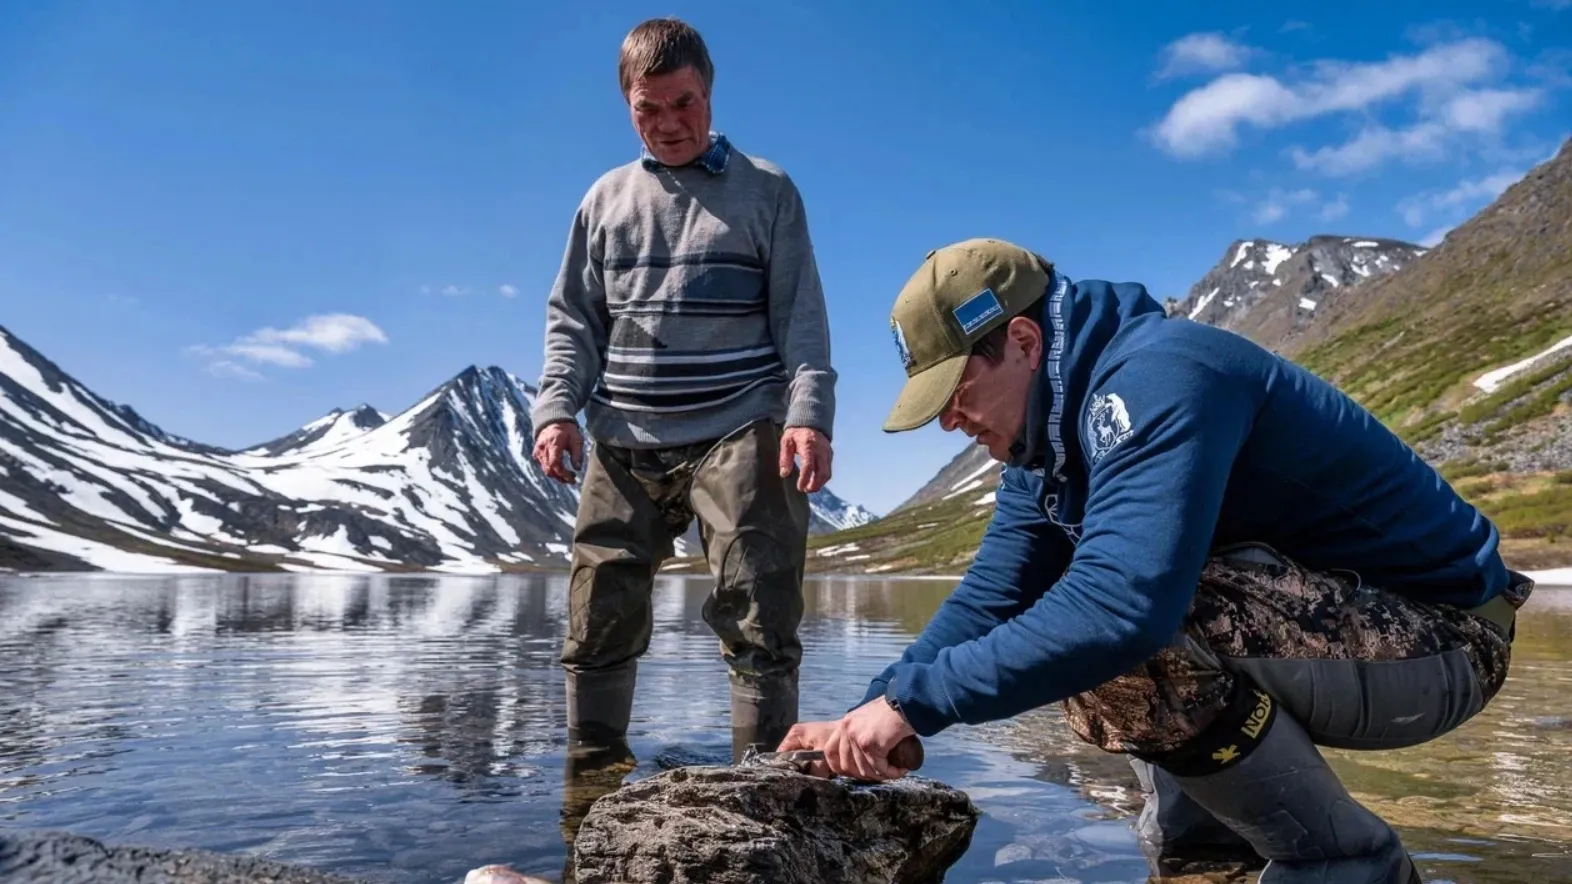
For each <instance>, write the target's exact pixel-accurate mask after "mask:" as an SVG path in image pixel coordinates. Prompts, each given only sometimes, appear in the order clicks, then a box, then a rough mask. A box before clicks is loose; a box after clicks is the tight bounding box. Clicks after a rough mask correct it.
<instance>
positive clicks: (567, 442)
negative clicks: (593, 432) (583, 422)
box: [534, 421, 584, 485]
mask: <svg viewBox="0 0 1572 884" xmlns="http://www.w3.org/2000/svg"><path fill="white" fill-rule="evenodd" d="M563 452H568V456H569V457H571V458H572V459H573V469H568V468H567V467H564V466H563V465H562V453H563ZM534 455H535V462H536V463H538V464H540V468H541V470H542V471H543V472H545V474H546V475H547V476H549V477H550V478H553V479H556V480H557V481H558V482H562V483H564V484H567V485H572V484H573V483H574V482H575V481H577V478H578V477H577V476H576V475H574V473H573V470H576V469H582V468H583V466H584V434H583V433H581V432H579V425H578V423H577V422H576V421H558V422H557V423H554V424H549V425H547V427H546V428H545V429H544V430H541V431H540V435H538V436H536V437H535V452H534Z"/></svg>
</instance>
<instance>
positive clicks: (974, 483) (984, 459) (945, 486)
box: [896, 443, 1003, 510]
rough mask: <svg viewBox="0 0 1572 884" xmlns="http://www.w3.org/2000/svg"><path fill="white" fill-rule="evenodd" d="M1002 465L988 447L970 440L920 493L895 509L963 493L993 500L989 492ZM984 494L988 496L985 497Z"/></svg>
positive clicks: (994, 485)
mask: <svg viewBox="0 0 1572 884" xmlns="http://www.w3.org/2000/svg"><path fill="white" fill-rule="evenodd" d="M1002 467H1003V464H1001V463H999V462H998V461H996V460H994V459H993V456H992V455H990V454H989V453H988V449H987V448H984V447H983V446H981V445H977V444H975V443H968V444H967V446H966V447H965V448H962V449H961V451H960V453H959V454H957V455H955V457H953V458H951V459H950V462H949V463H947V464H945V465H944V466H943V467H941V468H940V469H939V472H937V473H935V474H934V476H933V478H932V479H929V480H928V481H927V483H926V484H924V485H923V486H922V487H921V488H919V489H917V493H915V494H913V495H912V496H911V497H909V498H907V499H906V500H905V502H903V503H902V504H901V505H900V506H898V507H896V509H897V510H904V509H907V508H909V507H914V506H921V505H923V504H929V503H938V502H940V501H943V500H949V499H950V498H952V497H960V496H962V495H967V496H969V497H972V498H976V500H977V501H978V502H979V503H992V502H993V498H992V497H990V496H988V495H989V494H990V492H992V491H993V489H995V488H997V487H998V486H999V470H1000V469H1001V468H1002ZM985 497H986V498H987V499H986V500H983V498H985Z"/></svg>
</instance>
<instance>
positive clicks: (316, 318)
mask: <svg viewBox="0 0 1572 884" xmlns="http://www.w3.org/2000/svg"><path fill="white" fill-rule="evenodd" d="M387 342H388V337H387V334H386V333H385V332H383V331H382V329H380V328H378V327H377V325H376V323H374V322H372V321H371V320H369V319H367V318H365V317H364V316H356V315H353V314H349V313H324V314H317V315H313V316H307V317H306V318H305V319H302V320H301V321H300V322H298V323H296V324H295V325H292V326H290V327H288V328H273V327H271V326H268V327H264V328H259V329H257V330H256V331H254V332H252V333H251V334H248V335H244V336H242V337H240V338H237V339H235V341H233V342H232V343H229V344H224V345H221V346H216V347H215V346H212V345H209V344H195V345H192V346H190V347H187V348H186V350H187V352H188V353H190V354H191V355H193V356H201V357H206V358H207V359H208V360H209V361H208V365H207V371H208V372H209V373H211V374H214V375H217V376H219V377H233V378H240V379H243V380H262V379H263V376H262V375H261V374H259V373H258V372H256V371H255V370H253V369H251V368H249V367H248V366H247V364H246V363H250V364H251V365H269V366H275V367H278V368H306V367H308V366H310V365H311V364H312V359H311V357H310V356H307V355H306V354H305V353H303V352H301V351H302V350H307V349H313V350H319V351H322V352H325V353H334V354H337V353H348V352H349V351H351V350H354V349H357V348H358V347H360V346H361V345H362V344H369V343H374V344H386V343H387Z"/></svg>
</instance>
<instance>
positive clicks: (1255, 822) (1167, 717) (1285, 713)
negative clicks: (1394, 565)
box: [1063, 545, 1533, 884]
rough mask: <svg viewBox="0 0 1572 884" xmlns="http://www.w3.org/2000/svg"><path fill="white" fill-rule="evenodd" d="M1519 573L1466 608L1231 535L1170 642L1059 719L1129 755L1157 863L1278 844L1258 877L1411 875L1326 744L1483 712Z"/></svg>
mask: <svg viewBox="0 0 1572 884" xmlns="http://www.w3.org/2000/svg"><path fill="white" fill-rule="evenodd" d="M1514 580H1516V581H1517V583H1516V585H1514V586H1513V587H1512V588H1511V589H1510V590H1509V592H1508V593H1507V594H1506V595H1504V596H1502V597H1501V598H1499V599H1497V600H1496V601H1494V602H1492V603H1490V604H1487V605H1485V606H1482V608H1480V609H1476V610H1474V611H1464V610H1461V609H1459V608H1455V607H1450V606H1446V605H1430V604H1425V603H1422V602H1416V601H1413V600H1411V599H1408V598H1406V597H1403V596H1400V595H1397V594H1395V593H1390V592H1386V591H1383V590H1381V589H1378V588H1374V587H1369V586H1363V585H1361V584H1360V583H1359V581H1358V579H1357V577H1356V576H1354V575H1351V574H1350V575H1343V574H1338V573H1323V572H1317V571H1311V570H1308V569H1306V568H1304V567H1302V566H1300V565H1299V564H1297V563H1295V562H1293V561H1290V560H1287V559H1284V558H1282V557H1280V556H1278V555H1277V554H1276V553H1274V552H1272V551H1270V550H1268V549H1266V548H1265V547H1262V546H1258V545H1251V546H1244V547H1238V548H1234V549H1232V550H1228V551H1224V552H1221V553H1219V554H1218V555H1216V556H1214V557H1212V558H1211V559H1209V560H1208V562H1207V563H1206V565H1205V567H1204V569H1203V571H1202V574H1201V580H1200V584H1199V586H1198V587H1197V591H1196V595H1195V599H1194V601H1193V602H1192V604H1191V607H1190V612H1189V615H1188V616H1187V617H1186V620H1185V624H1184V627H1183V628H1182V629H1181V630H1180V633H1179V634H1178V635H1176V636H1175V638H1174V640H1173V641H1172V642H1171V643H1170V644H1169V646H1168V647H1167V648H1165V649H1164V650H1162V651H1161V652H1159V653H1158V654H1157V655H1155V656H1154V657H1152V658H1151V659H1150V660H1148V661H1147V662H1146V663H1144V664H1142V665H1141V666H1140V667H1139V668H1137V669H1135V670H1133V671H1131V672H1128V673H1126V674H1124V675H1122V676H1119V677H1118V678H1115V679H1112V680H1111V681H1109V682H1106V683H1105V684H1103V685H1101V686H1099V687H1097V688H1096V689H1094V690H1091V691H1087V692H1085V693H1082V694H1079V695H1076V696H1074V697H1071V698H1070V699H1068V700H1066V701H1065V702H1064V704H1063V709H1064V714H1065V718H1066V720H1067V722H1068V724H1069V726H1070V728H1071V730H1073V731H1074V732H1075V733H1076V735H1077V736H1079V737H1080V738H1081V739H1083V740H1085V741H1086V742H1088V743H1091V744H1092V745H1094V746H1098V747H1100V748H1102V749H1104V750H1106V751H1109V752H1124V753H1128V754H1130V755H1131V756H1132V764H1133V766H1134V767H1135V769H1136V774H1137V777H1138V779H1139V780H1140V781H1141V785H1142V789H1143V791H1144V792H1145V794H1146V806H1145V808H1144V810H1143V812H1142V814H1141V817H1140V820H1139V821H1138V823H1137V828H1138V830H1139V835H1140V838H1141V841H1142V847H1143V850H1145V852H1146V853H1147V855H1148V858H1149V859H1150V860H1151V862H1152V864H1153V867H1154V868H1153V871H1154V874H1155V873H1161V872H1167V871H1171V870H1173V869H1174V867H1175V866H1177V865H1178V864H1180V863H1182V862H1183V861H1184V860H1186V859H1189V858H1190V857H1191V856H1200V857H1202V858H1216V857H1215V853H1219V852H1221V853H1226V852H1228V851H1229V850H1230V849H1233V850H1234V852H1235V854H1236V855H1237V854H1238V852H1239V850H1240V849H1243V852H1244V854H1245V855H1246V856H1249V855H1250V854H1252V853H1253V854H1255V855H1256V856H1255V857H1254V858H1255V859H1256V860H1257V862H1256V863H1255V864H1256V865H1259V859H1265V860H1268V861H1269V862H1268V864H1267V865H1266V868H1265V870H1264V871H1263V872H1262V875H1261V878H1260V880H1261V882H1262V884H1275V882H1290V881H1293V882H1298V881H1317V882H1319V881H1323V880H1326V881H1331V880H1336V881H1344V880H1346V881H1350V882H1360V884H1363V882H1370V884H1377V882H1379V884H1387V882H1392V884H1405V882H1408V881H1418V880H1419V879H1418V877H1417V872H1416V871H1415V870H1414V869H1413V867H1412V864H1411V861H1410V860H1409V858H1408V856H1407V854H1406V852H1405V851H1404V850H1403V848H1402V846H1401V844H1400V842H1399V841H1398V837H1397V834H1396V833H1395V832H1393V831H1392V829H1391V828H1390V827H1389V826H1388V825H1387V824H1386V823H1385V822H1384V821H1382V820H1381V819H1380V818H1378V817H1376V816H1375V815H1374V814H1372V813H1371V812H1370V811H1369V810H1368V809H1366V808H1364V807H1363V806H1362V805H1360V804H1358V803H1357V802H1356V801H1354V800H1353V799H1352V798H1351V797H1349V795H1348V793H1347V792H1346V791H1345V790H1344V789H1343V787H1342V784H1341V783H1340V782H1339V781H1338V780H1337V777H1336V775H1335V774H1334V773H1333V772H1332V770H1331V768H1330V767H1328V766H1327V764H1326V762H1325V761H1324V759H1323V758H1322V757H1321V755H1320V753H1319V751H1318V750H1317V749H1316V746H1317V745H1322V746H1330V747H1339V748H1349V749H1392V748H1399V747H1404V746H1413V745H1416V744H1419V743H1424V742H1426V741H1428V740H1432V739H1434V738H1436V737H1438V736H1441V735H1443V734H1445V733H1447V732H1449V731H1451V730H1453V729H1454V728H1456V727H1458V726H1459V725H1461V724H1463V723H1464V722H1465V721H1468V720H1469V719H1470V718H1472V717H1473V716H1474V715H1476V714H1477V713H1478V712H1479V711H1480V709H1482V708H1483V707H1484V705H1485V704H1486V703H1488V702H1489V701H1490V700H1491V698H1493V697H1494V696H1495V695H1496V693H1497V692H1498V691H1499V690H1500V688H1501V685H1502V682H1504V681H1505V680H1506V676H1507V670H1508V667H1509V665H1510V661H1511V644H1512V637H1513V635H1514V632H1515V630H1514V628H1513V622H1514V617H1515V611H1516V609H1517V608H1518V607H1520V606H1521V605H1522V604H1523V602H1524V601H1525V600H1526V599H1527V596H1528V594H1529V593H1530V592H1531V591H1532V589H1533V584H1532V583H1531V582H1530V581H1528V580H1527V579H1525V578H1522V577H1521V575H1514ZM1371 664H1377V665H1371ZM1323 876H1324V877H1323Z"/></svg>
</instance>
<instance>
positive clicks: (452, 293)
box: [420, 282, 469, 298]
mask: <svg viewBox="0 0 1572 884" xmlns="http://www.w3.org/2000/svg"><path fill="white" fill-rule="evenodd" d="M420 293H421V294H422V295H443V296H446V297H449V298H456V297H458V296H459V295H467V294H469V287H468V286H462V285H457V284H455V283H451V282H450V283H447V284H446V285H423V286H421V287H420Z"/></svg>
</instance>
